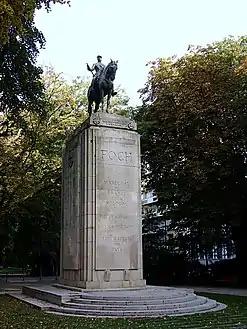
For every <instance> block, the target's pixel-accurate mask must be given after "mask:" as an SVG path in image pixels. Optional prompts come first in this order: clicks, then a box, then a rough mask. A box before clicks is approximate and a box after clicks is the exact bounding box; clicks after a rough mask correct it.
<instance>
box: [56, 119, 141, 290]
mask: <svg viewBox="0 0 247 329" xmlns="http://www.w3.org/2000/svg"><path fill="white" fill-rule="evenodd" d="M140 179H141V177H140V138H139V135H138V133H137V132H136V124H135V122H133V121H131V120H129V119H128V118H125V117H122V116H118V115H112V114H106V113H99V114H94V115H92V116H91V118H90V119H88V120H86V121H85V122H84V123H83V124H82V126H80V127H79V128H78V129H77V130H76V131H75V132H74V134H73V135H72V136H71V138H70V139H69V140H68V141H67V143H66V145H65V147H64V152H63V180H62V232H61V270H60V283H62V284H66V285H71V286H77V287H81V288H86V289H93V288H124V287H126V288H127V287H141V286H145V280H143V273H142V242H141V241H142V234H141V199H140V184H141V181H140Z"/></svg>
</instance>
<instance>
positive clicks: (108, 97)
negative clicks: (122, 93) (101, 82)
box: [106, 89, 112, 113]
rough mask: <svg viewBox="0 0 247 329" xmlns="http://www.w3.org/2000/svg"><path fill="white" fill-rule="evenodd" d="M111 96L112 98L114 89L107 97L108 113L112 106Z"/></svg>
mask: <svg viewBox="0 0 247 329" xmlns="http://www.w3.org/2000/svg"><path fill="white" fill-rule="evenodd" d="M111 96H112V89H111V90H110V91H109V92H108V95H107V105H106V112H107V113H109V112H108V110H109V107H110V104H111Z"/></svg>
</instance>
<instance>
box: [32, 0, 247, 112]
mask: <svg viewBox="0 0 247 329" xmlns="http://www.w3.org/2000/svg"><path fill="white" fill-rule="evenodd" d="M246 15H247V1H246V0H234V1H233V0H151V1H150V0H71V7H70V8H69V7H68V6H66V5H63V6H62V5H59V4H57V5H54V6H53V8H52V12H51V13H49V14H47V13H46V12H45V11H44V10H41V11H39V12H38V13H37V14H36V24H37V26H38V28H39V29H40V30H42V31H43V33H44V35H45V37H46V40H47V44H46V49H45V50H43V51H42V52H41V54H40V56H39V63H40V64H45V65H47V64H52V65H53V66H54V67H55V69H56V71H57V72H64V73H65V74H66V75H67V77H75V76H78V75H80V76H90V74H89V72H88V71H87V70H86V63H87V62H88V63H89V64H93V63H94V62H95V61H96V56H97V55H98V54H100V55H101V56H102V57H103V63H104V64H107V63H108V62H109V59H110V58H112V59H114V60H118V61H119V69H118V72H117V76H116V85H121V86H122V87H123V88H124V89H125V90H126V92H127V94H128V96H129V97H130V103H131V104H133V105H135V104H138V102H139V100H138V99H139V96H138V94H137V90H138V89H139V88H141V87H143V85H144V84H145V81H146V77H147V73H148V69H147V67H146V66H145V64H146V63H147V62H148V61H150V60H153V59H155V58H157V57H166V56H172V55H174V54H178V55H182V54H183V53H184V52H185V51H186V50H187V47H188V45H189V44H200V45H204V44H207V43H210V42H212V41H215V40H220V39H223V38H224V37H227V36H229V35H234V36H239V35H246V34H247V19H246Z"/></svg>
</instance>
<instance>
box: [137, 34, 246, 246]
mask: <svg viewBox="0 0 247 329" xmlns="http://www.w3.org/2000/svg"><path fill="white" fill-rule="evenodd" d="M141 95H142V99H143V106H142V107H141V108H140V109H139V111H138V113H137V119H138V120H139V127H140V132H141V137H142V161H143V168H144V169H145V170H144V179H145V180H146V181H147V182H148V185H149V187H150V188H151V189H154V190H155V191H156V192H157V194H158V198H159V206H160V208H161V209H162V210H163V212H164V213H166V214H167V216H168V217H169V218H172V219H173V221H172V225H173V229H174V228H175V229H176V231H177V232H180V231H181V232H185V231H186V230H187V231H186V232H190V233H189V234H190V236H191V234H192V235H194V236H195V239H197V241H198V239H200V241H201V242H203V243H204V245H207V246H209V245H212V244H213V243H215V241H216V240H217V239H218V240H219V239H220V238H222V225H223V224H228V225H235V226H236V225H240V224H241V225H242V224H243V222H246V221H245V217H246V216H245V214H246V210H247V209H246V204H247V203H246V201H247V200H246V196H247V194H246V192H247V184H246V174H247V172H246V144H247V143H246V142H247V38H246V37H239V38H233V37H229V38H227V39H225V40H223V41H220V42H215V43H213V44H210V45H207V46H206V47H200V46H196V47H195V46H190V47H189V49H188V51H187V53H186V54H185V55H184V56H183V57H181V58H177V57H172V58H164V59H162V58H160V59H157V60H156V61H154V62H152V63H150V73H149V76H148V80H147V83H146V85H145V87H144V88H143V89H142V90H141ZM188 229H189V230H188ZM184 234H185V233H183V235H184ZM199 237H200V238H199Z"/></svg>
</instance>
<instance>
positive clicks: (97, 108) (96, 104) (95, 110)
mask: <svg viewBox="0 0 247 329" xmlns="http://www.w3.org/2000/svg"><path fill="white" fill-rule="evenodd" d="M99 104H100V103H99V102H96V103H95V109H94V113H96V112H98V110H99Z"/></svg>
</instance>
